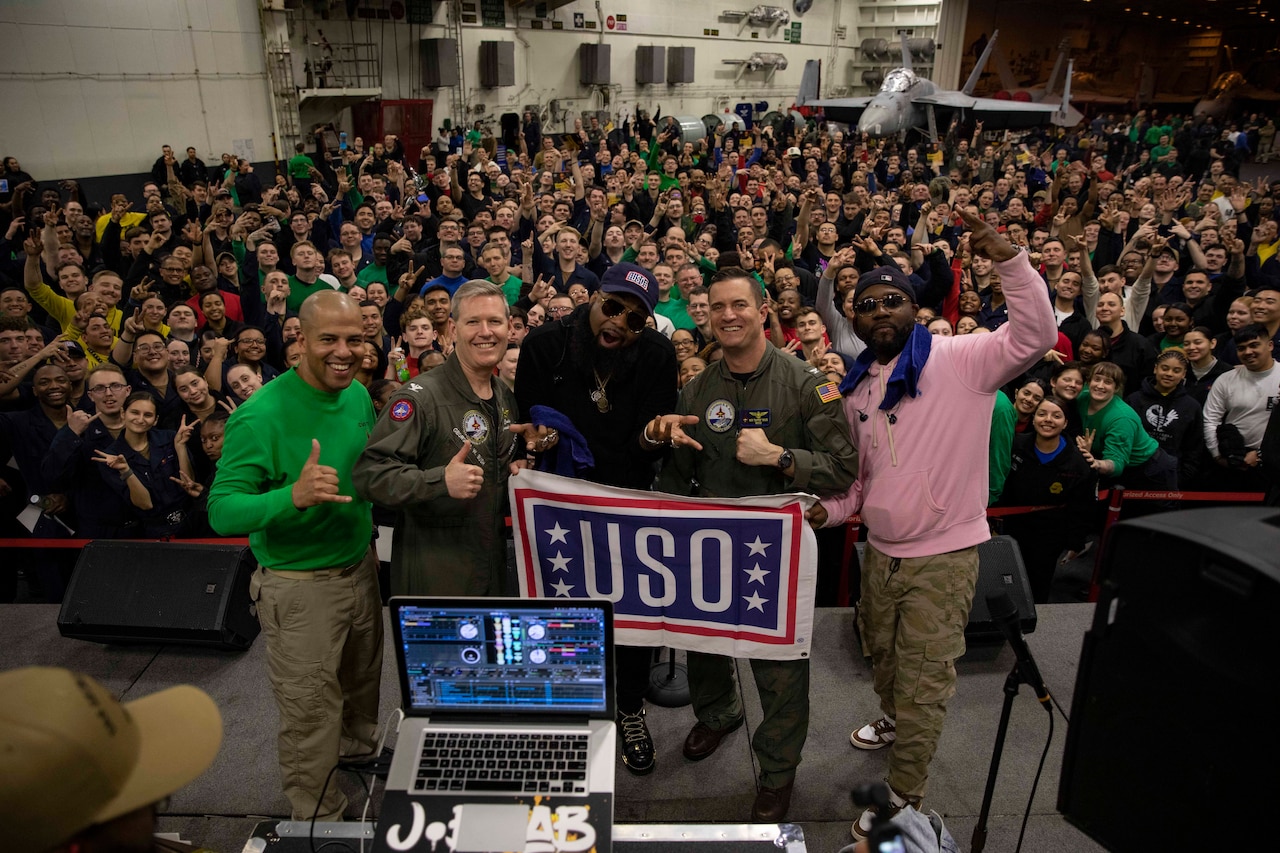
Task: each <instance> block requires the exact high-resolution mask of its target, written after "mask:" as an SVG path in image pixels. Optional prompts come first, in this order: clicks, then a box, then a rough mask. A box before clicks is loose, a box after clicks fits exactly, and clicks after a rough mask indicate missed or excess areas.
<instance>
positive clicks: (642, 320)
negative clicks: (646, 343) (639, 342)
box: [600, 296, 649, 335]
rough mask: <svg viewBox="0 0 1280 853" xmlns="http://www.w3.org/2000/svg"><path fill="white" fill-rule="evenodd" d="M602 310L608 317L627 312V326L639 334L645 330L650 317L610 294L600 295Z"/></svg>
mask: <svg viewBox="0 0 1280 853" xmlns="http://www.w3.org/2000/svg"><path fill="white" fill-rule="evenodd" d="M600 310H601V312H603V313H604V316H606V317H617V316H618V315H619V314H622V313H623V312H626V315H627V328H628V329H630V330H631V331H633V332H635V333H636V334H637V335H638V334H640V333H641V332H643V331H644V327H645V326H646V325H648V320H649V318H648V317H646V316H645V315H643V314H641V313H640V312H638V311H632V310H631V309H630V308H628V307H627V306H626V304H625V303H623V302H620V301H619V300H617V299H613V298H611V297H608V296H601V297H600Z"/></svg>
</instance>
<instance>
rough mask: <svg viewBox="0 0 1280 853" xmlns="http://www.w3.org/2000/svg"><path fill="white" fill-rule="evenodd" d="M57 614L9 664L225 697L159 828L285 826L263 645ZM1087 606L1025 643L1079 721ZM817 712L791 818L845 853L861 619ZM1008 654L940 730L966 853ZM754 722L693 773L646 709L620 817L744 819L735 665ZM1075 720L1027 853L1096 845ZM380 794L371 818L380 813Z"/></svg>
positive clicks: (823, 625) (216, 845)
mask: <svg viewBox="0 0 1280 853" xmlns="http://www.w3.org/2000/svg"><path fill="white" fill-rule="evenodd" d="M57 613H58V608H57V607H56V606H53V605H38V604H17V605H0V625H3V626H4V627H3V629H0V667H2V668H4V669H10V668H13V667H18V666H26V665H32V664H40V665H50V666H65V667H69V668H72V669H76V670H80V671H83V672H86V673H88V674H90V675H92V676H94V677H95V678H97V679H99V680H100V681H102V682H103V683H104V684H105V685H106V686H107V687H108V689H110V690H111V691H112V692H113V693H114V694H115V695H116V696H119V697H121V698H124V699H129V698H136V697H139V696H144V695H146V694H148V693H152V692H154V691H156V690H159V689H162V688H165V687H169V686H171V685H174V684H181V683H190V684H195V685H197V686H199V687H201V688H203V689H204V690H206V691H208V692H209V694H210V695H212V696H213V698H214V699H215V700H216V701H217V703H218V706H219V708H220V709H221V710H222V714H223V720H224V724H225V739H224V742H223V746H222V750H221V752H220V753H219V755H218V758H217V760H216V761H215V763H214V765H213V767H211V768H210V769H209V771H208V772H206V773H205V774H204V775H203V776H202V777H201V778H199V779H197V780H196V781H195V782H194V783H193V784H191V785H190V786H188V787H187V788H185V789H183V790H182V791H179V792H178V793H177V794H175V795H174V797H173V798H172V800H171V802H170V804H169V806H168V808H167V810H166V812H165V814H164V815H163V817H162V818H161V829H162V830H164V831H170V832H181V833H182V836H183V837H184V838H185V839H188V840H192V841H194V842H196V843H197V844H198V845H203V846H205V847H208V848H210V849H211V850H215V851H220V853H233V852H234V851H239V850H241V849H242V847H243V846H244V842H245V840H246V839H247V838H248V837H249V834H250V832H251V831H252V829H253V827H254V825H255V824H256V823H257V822H258V821H259V820H261V819H263V818H267V817H277V818H279V817H285V816H287V815H288V805H287V803H286V801H285V799H284V797H283V795H282V794H281V793H280V784H279V773H278V769H277V765H276V750H275V731H276V719H277V717H276V709H275V704H274V702H273V701H272V698H271V691H270V688H269V686H268V683H267V674H266V662H265V660H264V656H265V644H264V643H263V642H262V641H261V640H259V641H258V642H257V643H255V644H254V646H253V648H252V649H250V650H249V651H248V652H246V653H243V654H240V655H235V654H227V653H220V652H212V651H204V650H199V649H191V648H184V647H181V646H100V645H97V644H94V643H88V642H83V641H79V640H69V639H64V638H62V637H61V636H60V635H59V634H58V629H57V624H56V620H57ZM1092 614H1093V605H1090V604H1050V605H1042V606H1041V607H1040V608H1038V615H1039V624H1038V627H1037V630H1036V632H1035V633H1034V634H1032V635H1030V637H1029V638H1028V644H1029V645H1030V646H1031V649H1032V651H1033V652H1034V654H1035V656H1036V659H1037V662H1038V663H1039V666H1040V670H1041V673H1042V674H1043V676H1044V678H1045V681H1046V683H1047V684H1048V686H1049V689H1050V690H1051V691H1052V692H1053V694H1054V696H1055V697H1056V698H1057V699H1058V701H1059V703H1060V704H1061V705H1062V707H1063V708H1064V709H1065V710H1066V711H1067V712H1068V713H1070V708H1071V693H1072V689H1073V687H1074V686H1075V677H1076V667H1077V664H1078V661H1079V655H1080V645H1081V640H1082V638H1083V635H1084V631H1085V630H1086V628H1087V627H1088V625H1089V622H1090V619H1091V618H1092ZM816 623H817V624H816V626H815V631H814V635H815V647H814V657H813V672H812V677H811V683H812V688H811V690H812V696H811V704H812V712H813V718H812V720H811V723H810V728H809V739H808V742H807V743H806V745H805V750H804V762H803V763H802V764H801V766H800V770H799V774H798V776H797V780H796V789H795V794H794V796H793V799H792V806H791V814H790V817H789V820H790V821H791V822H794V823H798V824H800V825H801V826H802V827H803V828H804V831H805V835H806V840H807V847H808V849H809V850H810V851H836V850H838V849H840V847H842V846H844V845H845V844H847V843H849V842H850V838H849V823H850V822H851V821H852V820H853V819H854V818H855V817H856V816H857V809H856V807H855V806H854V805H853V803H852V801H851V800H850V798H849V789H850V788H851V787H852V786H854V785H856V784H861V783H865V782H868V781H874V780H877V779H882V778H883V777H884V774H885V762H886V756H885V754H884V752H883V751H882V752H870V753H869V752H863V751H860V750H855V749H854V748H853V747H851V746H850V745H849V740H848V738H849V732H850V730H851V729H853V728H854V727H856V726H859V725H862V724H863V723H865V722H868V721H869V720H871V719H872V718H873V717H875V716H878V710H879V709H878V703H877V700H876V698H875V695H874V693H873V692H872V690H871V672H870V668H869V667H868V666H867V664H866V663H865V661H864V660H863V659H862V657H861V653H860V651H859V649H858V646H857V643H856V641H855V640H854V631H853V611H852V610H846V609H834V608H833V609H826V608H820V609H819V610H818V611H817V615H816ZM390 643H391V632H390V631H389V630H388V631H387V650H386V655H385V663H384V670H383V682H382V683H383V690H382V716H383V718H384V719H385V718H386V715H387V714H389V713H390V712H391V711H392V710H393V709H394V708H395V707H396V706H397V705H398V703H399V687H398V686H397V684H396V679H395V673H394V662H395V656H394V653H393V652H392V649H391V644H390ZM1013 662H1014V658H1013V653H1012V652H1011V651H1010V650H1009V649H1008V648H1007V647H1006V646H1003V645H1002V646H1000V647H999V648H993V647H989V646H972V645H971V647H970V651H969V653H968V654H967V655H966V656H965V657H964V658H963V659H962V660H961V661H960V662H959V663H958V665H957V669H958V671H959V674H960V684H959V692H958V694H957V696H956V697H955V699H954V700H952V702H951V704H950V708H949V713H948V718H947V727H946V731H945V733H944V734H943V737H942V741H941V743H940V744H939V747H938V752H937V755H936V756H935V758H934V761H933V765H932V768H931V772H930V789H929V795H928V797H927V798H926V799H925V803H924V805H925V808H926V809H932V810H934V811H937V812H938V813H939V814H941V815H942V816H943V819H944V820H945V821H946V824H947V826H948V828H949V829H950V830H951V833H952V834H953V835H954V836H955V838H956V840H957V842H959V844H960V846H961V848H962V849H965V850H968V849H969V846H970V845H969V840H970V835H971V834H972V831H973V827H974V824H975V823H976V820H977V815H978V811H979V809H980V807H981V804H982V792H983V786H984V784H985V781H986V776H987V769H988V765H989V763H990V757H991V750H992V745H993V743H994V739H995V732H996V725H997V723H998V721H999V715H1000V706H1001V703H1002V701H1003V691H1002V688H1003V685H1004V681H1005V676H1006V675H1007V674H1008V672H1009V670H1010V669H1011V668H1012V666H1013ZM738 672H739V675H740V676H743V675H745V676H746V677H745V678H741V677H740V679H739V684H740V689H741V690H742V693H743V701H744V705H745V707H746V708H747V725H746V726H745V727H744V728H743V729H741V730H739V731H738V732H736V733H734V734H733V735H731V736H730V737H729V738H728V739H727V740H726V741H725V742H724V743H723V744H722V745H721V747H720V749H719V750H718V751H717V752H716V754H715V755H713V756H711V757H710V758H708V759H706V760H704V761H702V762H698V763H692V762H689V761H686V760H685V759H684V758H683V757H682V756H681V754H680V746H681V744H682V743H683V741H684V736H685V734H686V733H687V732H688V730H689V728H690V726H692V725H693V722H694V719H693V715H692V712H691V711H690V709H689V708H688V707H684V708H661V707H656V706H653V705H650V706H649V711H648V717H649V727H650V730H651V731H652V732H653V735H654V738H655V740H656V741H657V745H658V766H657V768H656V769H655V770H654V772H653V773H652V774H650V775H648V776H645V777H635V776H632V775H631V774H630V773H628V772H627V771H626V770H625V769H624V768H622V766H621V763H619V770H618V780H617V806H616V810H615V818H616V820H617V821H618V822H619V823H658V822H664V823H666V822H678V823H707V822H733V823H743V822H747V821H748V820H749V817H750V810H751V802H752V799H753V797H754V793H755V788H754V780H755V778H756V767H755V764H754V758H753V755H752V752H751V746H750V743H751V736H752V733H753V731H754V728H755V726H756V725H757V724H758V723H759V721H760V710H759V701H758V699H757V698H756V694H755V685H754V683H753V681H752V678H751V673H750V668H749V666H746V665H745V664H739V667H738ZM1045 716H1046V715H1045V713H1044V711H1043V710H1041V708H1040V706H1039V704H1038V703H1037V702H1036V701H1035V697H1034V695H1033V694H1032V693H1031V692H1030V691H1029V690H1027V689H1026V688H1024V689H1023V691H1022V694H1021V695H1020V696H1019V697H1018V700H1017V702H1016V704H1015V707H1014V712H1013V716H1012V722H1011V726H1010V730H1009V735H1008V739H1007V741H1006V743H1005V750H1004V760H1003V764H1002V765H1001V769H1000V779H999V783H998V785H997V787H996V793H995V800H994V803H993V806H992V816H991V819H990V821H989V831H990V834H989V839H988V842H987V849H989V850H993V851H1007V850H1013V848H1014V846H1015V844H1016V842H1017V836H1018V831H1019V828H1020V826H1021V822H1022V813H1023V810H1024V809H1025V807H1026V802H1027V796H1028V794H1029V792H1030V790H1031V784H1032V779H1033V778H1034V776H1035V771H1036V766H1037V764H1038V762H1039V760H1040V754H1041V751H1042V750H1043V748H1044V744H1045V738H1046V736H1047V734H1048V721H1047V720H1046V719H1045ZM1065 740H1066V726H1065V725H1063V721H1062V719H1061V718H1060V717H1059V718H1058V720H1057V724H1056V729H1055V732H1054V742H1053V746H1052V748H1051V750H1050V752H1049V756H1048V759H1047V761H1046V763H1045V769H1044V774H1043V776H1042V778H1041V780H1040V786H1039V790H1038V791H1037V793H1036V797H1035V802H1034V804H1033V806H1032V811H1031V819H1030V821H1029V822H1028V825H1027V835H1026V840H1025V841H1024V845H1023V849H1025V850H1033V851H1037V853H1051V851H1073V853H1078V852H1079V851H1086V853H1087V851H1092V850H1100V849H1101V848H1100V847H1098V846H1097V845H1096V844H1094V843H1093V842H1092V841H1091V840H1089V839H1088V838H1087V837H1086V836H1084V835H1083V834H1082V833H1081V832H1080V831H1078V830H1077V829H1075V828H1074V827H1072V826H1070V825H1069V824H1068V823H1067V822H1066V821H1065V820H1064V819H1063V818H1062V817H1061V815H1059V814H1058V813H1057V810H1056V808H1055V803H1056V800H1057V792H1058V776H1059V773H1060V769H1061V759H1062V747H1063V744H1064V743H1065ZM343 785H344V790H346V791H347V793H348V796H349V797H350V798H351V801H352V803H353V807H352V812H351V815H352V817H353V818H357V819H358V817H359V809H360V807H362V806H363V801H364V795H363V793H362V791H361V788H360V785H359V783H358V782H357V781H355V780H353V779H347V780H344V783H343ZM380 791H381V789H380V788H379V789H378V790H377V791H375V794H374V804H373V808H372V809H371V812H372V813H373V814H376V813H377V805H378V799H379V797H380Z"/></svg>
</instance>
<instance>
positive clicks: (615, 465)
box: [515, 304, 676, 489]
mask: <svg viewBox="0 0 1280 853" xmlns="http://www.w3.org/2000/svg"><path fill="white" fill-rule="evenodd" d="M590 312H591V306H590V304H587V305H583V306H580V307H579V308H578V309H577V310H575V311H574V312H573V313H572V314H570V315H569V316H568V317H565V318H563V319H562V320H559V321H553V322H547V323H544V324H543V325H542V326H540V327H539V328H537V329H534V330H533V331H532V332H530V333H529V336H528V337H527V338H525V341H524V345H523V346H522V347H521V348H520V362H519V364H518V366H517V367H516V387H515V392H516V401H517V402H518V403H519V405H520V411H521V412H523V413H525V416H526V417H528V413H529V411H530V410H531V409H532V408H533V407H534V406H550V407H551V408H553V409H555V410H556V411H558V412H560V413H561V414H562V415H564V416H565V417H567V418H569V420H571V421H572V422H573V425H574V426H575V427H577V429H578V431H579V432H580V433H582V435H583V437H584V438H586V440H587V446H588V447H590V449H591V454H592V455H593V456H594V457H595V467H594V468H593V469H592V470H590V471H588V472H587V473H586V474H585V475H584V477H583V479H586V480H590V481H592V482H595V483H603V484H605V485H609V486H622V487H624V488H628V489H647V488H648V487H649V485H650V484H651V483H652V482H653V463H654V462H655V461H657V460H658V458H659V457H660V455H661V454H660V453H651V452H647V451H645V450H644V449H642V448H641V447H640V430H642V429H644V427H645V425H646V424H648V423H649V421H651V420H652V419H653V418H654V416H655V415H665V414H670V413H671V412H673V411H675V406H676V351H675V347H673V346H672V345H671V341H669V340H667V338H666V337H665V336H664V335H662V334H661V333H659V332H656V331H654V330H653V329H645V330H644V331H643V332H641V333H640V336H639V339H638V340H636V341H635V343H633V344H632V346H633V347H635V348H636V352H635V353H634V354H635V355H636V356H637V357H636V358H635V359H634V360H633V361H629V362H627V363H624V364H621V365H619V366H618V367H617V368H615V369H614V371H613V373H612V375H611V376H609V377H608V379H607V383H606V388H605V390H606V394H607V397H608V399H609V403H610V405H611V407H612V408H611V409H610V410H609V411H608V412H603V413H602V412H600V411H599V409H597V407H596V404H595V402H593V401H592V399H591V392H592V391H594V390H596V379H595V376H594V375H592V369H591V367H590V366H588V365H586V364H584V363H583V361H584V360H583V359H581V358H578V359H575V358H574V350H575V344H574V330H575V328H577V326H578V324H581V323H588V322H590V316H591V315H590Z"/></svg>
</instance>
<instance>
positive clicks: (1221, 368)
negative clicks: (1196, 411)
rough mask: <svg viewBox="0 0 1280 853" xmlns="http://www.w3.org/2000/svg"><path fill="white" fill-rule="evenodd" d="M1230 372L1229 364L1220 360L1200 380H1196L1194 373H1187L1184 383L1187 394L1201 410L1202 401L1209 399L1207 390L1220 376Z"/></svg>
mask: <svg viewBox="0 0 1280 853" xmlns="http://www.w3.org/2000/svg"><path fill="white" fill-rule="evenodd" d="M1230 372H1231V364H1229V363H1228V362H1226V361H1224V360H1222V359H1221V358H1220V359H1218V360H1217V361H1216V362H1215V363H1214V365H1213V367H1211V368H1209V372H1208V373H1206V374H1205V375H1204V376H1203V377H1201V378H1200V379H1196V375H1195V373H1194V372H1192V373H1189V374H1188V375H1187V382H1186V387H1187V393H1188V394H1190V395H1191V396H1192V397H1194V398H1195V401H1196V402H1197V403H1199V404H1200V406H1201V407H1202V408H1203V407H1204V401H1205V400H1207V399H1209V389H1210V388H1212V387H1213V383H1214V382H1215V381H1216V380H1217V378H1218V377H1219V376H1221V375H1222V374H1224V373H1230Z"/></svg>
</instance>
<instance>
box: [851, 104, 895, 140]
mask: <svg viewBox="0 0 1280 853" xmlns="http://www.w3.org/2000/svg"><path fill="white" fill-rule="evenodd" d="M858 132H859V133H865V134H868V135H870V136H872V137H881V136H891V135H892V134H894V133H897V132H898V117H897V116H895V114H894V111H893V110H892V109H890V108H889V107H886V106H884V105H882V104H873V105H871V106H868V107H867V109H866V111H865V112H864V113H863V114H862V118H861V119H860V120H859V121H858Z"/></svg>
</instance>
